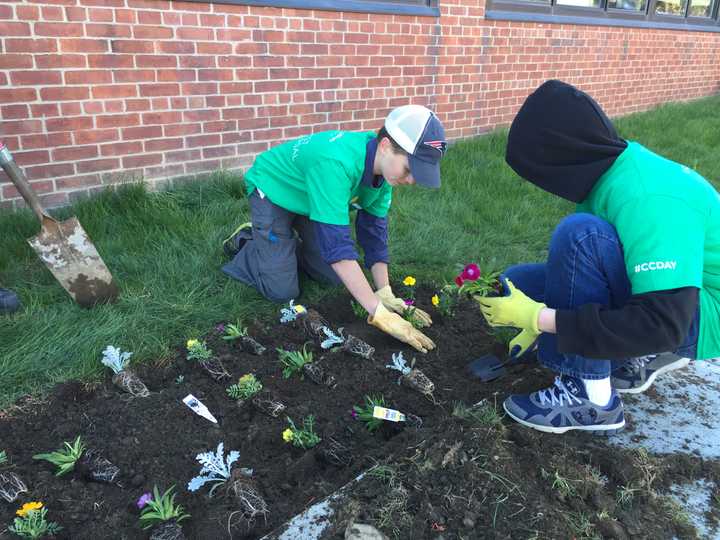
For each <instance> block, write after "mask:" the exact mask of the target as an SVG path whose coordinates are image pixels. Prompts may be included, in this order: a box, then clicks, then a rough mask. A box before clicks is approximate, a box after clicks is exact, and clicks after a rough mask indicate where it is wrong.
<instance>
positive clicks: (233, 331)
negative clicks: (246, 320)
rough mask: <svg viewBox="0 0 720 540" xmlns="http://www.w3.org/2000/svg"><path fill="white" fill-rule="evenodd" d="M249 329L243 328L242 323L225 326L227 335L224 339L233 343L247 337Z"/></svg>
mask: <svg viewBox="0 0 720 540" xmlns="http://www.w3.org/2000/svg"><path fill="white" fill-rule="evenodd" d="M247 335H248V329H247V327H246V326H242V325H241V324H240V321H238V322H237V323H236V324H228V325H227V326H225V335H224V336H223V337H222V338H223V339H224V340H225V341H233V340H236V339H240V338H244V337H247Z"/></svg>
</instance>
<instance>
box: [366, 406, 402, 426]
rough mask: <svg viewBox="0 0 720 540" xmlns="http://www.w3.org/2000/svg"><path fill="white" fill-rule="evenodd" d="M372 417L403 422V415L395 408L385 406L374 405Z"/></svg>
mask: <svg viewBox="0 0 720 540" xmlns="http://www.w3.org/2000/svg"><path fill="white" fill-rule="evenodd" d="M373 418H379V419H380V420H390V421H391V422H404V421H405V415H404V414H403V413H401V412H400V411H396V410H395V409H386V408H385V407H378V406H377V405H375V408H374V409H373Z"/></svg>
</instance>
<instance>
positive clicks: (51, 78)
mask: <svg viewBox="0 0 720 540" xmlns="http://www.w3.org/2000/svg"><path fill="white" fill-rule="evenodd" d="M10 80H11V81H12V84H14V85H17V86H23V85H27V86H31V85H39V84H62V73H61V72H60V71H38V70H34V71H13V72H11V73H10Z"/></svg>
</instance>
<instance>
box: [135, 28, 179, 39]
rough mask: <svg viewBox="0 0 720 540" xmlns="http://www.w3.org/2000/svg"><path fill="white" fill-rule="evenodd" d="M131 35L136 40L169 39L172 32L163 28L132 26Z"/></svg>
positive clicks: (170, 29)
mask: <svg viewBox="0 0 720 540" xmlns="http://www.w3.org/2000/svg"><path fill="white" fill-rule="evenodd" d="M133 35H134V36H135V37H136V38H137V39H169V38H172V37H173V31H172V28H167V27H164V26H133Z"/></svg>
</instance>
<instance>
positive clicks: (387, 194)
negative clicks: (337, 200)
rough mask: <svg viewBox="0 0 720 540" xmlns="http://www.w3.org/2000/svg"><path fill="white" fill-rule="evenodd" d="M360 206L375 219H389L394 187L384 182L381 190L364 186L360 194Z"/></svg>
mask: <svg viewBox="0 0 720 540" xmlns="http://www.w3.org/2000/svg"><path fill="white" fill-rule="evenodd" d="M358 196H359V200H358V204H359V205H360V207H361V208H362V209H363V210H365V211H366V212H367V213H368V214H372V215H373V216H375V217H379V218H384V217H387V215H388V211H389V210H390V204H391V203H392V186H391V185H390V184H388V183H387V182H383V184H382V186H380V187H379V188H371V187H367V186H362V187H361V188H360V193H359V194H358Z"/></svg>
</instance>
